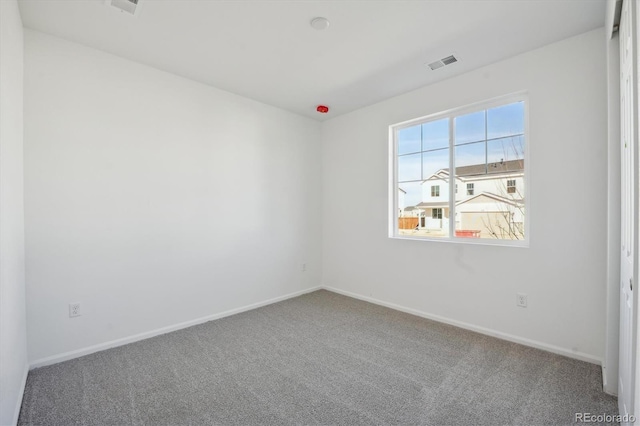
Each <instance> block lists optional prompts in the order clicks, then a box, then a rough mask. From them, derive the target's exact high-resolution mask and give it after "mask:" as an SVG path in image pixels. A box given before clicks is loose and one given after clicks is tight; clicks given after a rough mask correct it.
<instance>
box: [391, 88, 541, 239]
mask: <svg viewBox="0 0 640 426" xmlns="http://www.w3.org/2000/svg"><path fill="white" fill-rule="evenodd" d="M514 102H523V103H524V136H523V137H524V164H525V169H524V187H525V188H526V194H527V195H526V197H525V200H524V202H525V207H524V209H525V212H526V215H525V220H524V236H525V237H524V239H522V240H506V239H489V238H466V237H456V235H455V223H456V221H455V196H451V195H450V196H449V206H448V207H449V219H450V220H449V237H435V238H434V237H425V236H414V235H401V234H399V232H398V217H399V216H398V211H397V209H396V208H395V206H397V205H398V190H397V187H398V183H397V182H398V174H397V173H398V155H397V152H398V149H397V140H396V137H397V133H398V131H399V130H401V129H405V128H408V127H413V126H416V125H419V124H422V123H425V122H430V121H437V120H440V119H443V118H450V120H449V137H450V139H449V170H455V149H454V138H455V136H454V129H453V120H452V119H453V118H454V117H457V116H461V115H466V114H471V113H474V112H478V111H482V110H486V109H491V108H496V107H499V106H503V105H507V104H510V103H514ZM529 107H530V106H529V96H528V93H527V92H518V93H513V94H510V95H506V96H499V97H496V98H493V99H490V100H486V101H480V102H476V103H474V104H470V105H466V106H463V107H458V108H452V109H449V110H446V111H442V112H438V113H435V114H430V115H427V116H423V117H419V118H415V119H411V120H407V121H403V122H400V123H397V124H393V125H390V126H389V238H394V239H400V240H419V241H427V242H445V243H447V242H448V243H451V242H453V243H461V244H479V245H497V246H507V247H525V248H526V247H529V245H530V242H531V233H530V226H531V219H532V218H531V208H530V200H531V198H532V197H531V194H532V192H531V186H532V185H531V177H530V175H531V172H530V170H531V160H530V151H531V137H530V131H529ZM455 181H456V179H455V176H454V178H453V179H449V182H448V185H449V194H455V193H456V192H455V191H456V183H455ZM465 191H466V187H465ZM443 216H444V215H443Z"/></svg>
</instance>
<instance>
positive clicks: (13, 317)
mask: <svg viewBox="0 0 640 426" xmlns="http://www.w3.org/2000/svg"><path fill="white" fill-rule="evenodd" d="M22 71H23V31H22V20H21V19H20V12H19V11H18V3H17V1H16V0H10V1H0V93H2V96H0V424H1V425H8V424H14V423H16V421H17V416H18V410H19V408H20V403H21V402H22V391H23V389H24V384H25V380H26V378H27V371H28V363H27V329H26V305H25V279H24V268H25V265H24V198H23V153H22V140H23V132H22V116H23V113H22V98H23V95H22Z"/></svg>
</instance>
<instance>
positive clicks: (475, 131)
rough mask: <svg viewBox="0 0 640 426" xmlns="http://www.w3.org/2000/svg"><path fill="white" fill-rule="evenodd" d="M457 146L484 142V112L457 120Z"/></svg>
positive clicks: (460, 117) (462, 116) (463, 116)
mask: <svg viewBox="0 0 640 426" xmlns="http://www.w3.org/2000/svg"><path fill="white" fill-rule="evenodd" d="M454 123H455V135H456V140H455V143H456V145H458V144H461V143H467V142H477V141H482V140H484V138H485V136H486V135H485V128H484V110H483V111H478V112H474V113H472V114H467V115H461V116H459V117H456V118H455V121H454Z"/></svg>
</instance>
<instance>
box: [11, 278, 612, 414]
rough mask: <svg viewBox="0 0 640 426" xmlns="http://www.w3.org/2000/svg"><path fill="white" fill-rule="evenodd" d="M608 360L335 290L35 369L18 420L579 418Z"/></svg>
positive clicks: (593, 408)
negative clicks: (558, 351) (532, 344)
mask: <svg viewBox="0 0 640 426" xmlns="http://www.w3.org/2000/svg"><path fill="white" fill-rule="evenodd" d="M577 412H588V413H593V414H618V410H617V403H616V399H615V398H614V397H612V396H609V395H606V394H604V393H603V392H602V381H601V370H600V367H599V366H596V365H592V364H589V363H585V362H581V361H576V360H573V359H569V358H565V357H562V356H559V355H554V354H551V353H548V352H544V351H541V350H537V349H533V348H529V347H526V346H522V345H518V344H515V343H510V342H506V341H502V340H499V339H495V338H492V337H488V336H484V335H481V334H477V333H473V332H470V331H466V330H463V329H460V328H456V327H453V326H449V325H445V324H440V323H437V322H434V321H430V320H426V319H423V318H419V317H416V316H413V315H409V314H405V313H402V312H398V311H394V310H392V309H387V308H384V307H380V306H377V305H373V304H370V303H366V302H362V301H359V300H355V299H352V298H349V297H345V296H341V295H338V294H335V293H331V292H328V291H324V290H321V291H317V292H314V293H310V294H307V295H304V296H300V297H297V298H295V299H290V300H286V301H284V302H280V303H276V304H273V305H269V306H266V307H263V308H259V309H255V310H252V311H249V312H244V313H241V314H237V315H233V316H231V317H227V318H222V319H219V320H216V321H211V322H208V323H205V324H202V325H197V326H194V327H190V328H188V329H184V330H180V331H176V332H173V333H169V334H165V335H162V336H157V337H154V338H151V339H147V340H144V341H140V342H136V343H132V344H129V345H126V346H121V347H118V348H114V349H109V350H106V351H103V352H98V353H95V354H91V355H87V356H84V357H82V358H78V359H74V360H71V361H67V362H63V363H60V364H56V365H52V366H48V367H43V368H39V369H35V370H33V371H31V372H30V373H29V376H28V379H27V385H26V390H25V394H24V399H23V403H22V410H21V413H20V419H19V422H18V424H19V425H51V426H54V425H61V426H69V425H118V426H121V425H213V424H216V425H383V424H394V425H491V426H496V425H562V424H566V425H570V424H574V425H575V422H574V419H575V417H574V413H577Z"/></svg>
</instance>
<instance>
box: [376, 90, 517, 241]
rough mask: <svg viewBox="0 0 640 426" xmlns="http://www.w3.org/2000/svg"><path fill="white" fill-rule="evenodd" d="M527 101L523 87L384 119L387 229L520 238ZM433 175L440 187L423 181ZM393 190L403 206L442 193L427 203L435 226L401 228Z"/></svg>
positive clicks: (394, 233)
mask: <svg viewBox="0 0 640 426" xmlns="http://www.w3.org/2000/svg"><path fill="white" fill-rule="evenodd" d="M527 104H528V100H527V97H526V95H525V94H518V95H511V96H506V97H502V98H500V99H495V100H492V101H488V102H483V103H480V104H476V105H472V106H469V107H463V108H458V109H455V110H449V111H446V112H442V113H438V114H433V115H430V116H428V117H424V118H420V119H416V120H411V121H408V122H404V123H400V124H397V125H394V126H391V132H390V134H391V135H392V140H391V141H390V143H391V151H390V152H391V156H392V158H391V161H390V164H391V176H392V179H391V180H390V184H391V188H390V190H391V192H390V194H391V203H392V205H391V206H390V210H389V212H390V213H389V214H390V217H391V226H390V236H391V237H404V238H419V239H420V238H421V239H428V240H433V239H440V240H457V241H460V240H462V241H475V242H490V240H500V242H501V243H508V244H512V245H526V244H527V241H528V233H527V229H528V220H526V219H527V216H526V212H527V211H528V209H527V205H526V203H527V202H528V200H529V199H530V197H525V189H526V183H527V179H526V176H527V173H528V172H527V170H526V169H525V164H527V161H526V159H527V156H528V143H527V141H528V135H527V127H528V123H527V114H526V110H527ZM434 179H439V180H440V181H441V182H444V183H445V184H444V186H443V188H440V186H442V185H429V184H427V182H430V181H433V180H434ZM470 180H471V181H473V183H465V182H464V181H467V182H469V181H470ZM458 183H462V184H463V185H464V186H463V187H462V188H463V189H462V190H461V191H458ZM516 183H517V187H516ZM464 188H466V191H465V190H464ZM398 189H401V190H402V194H403V200H404V206H406V207H417V208H422V207H423V206H424V205H425V204H426V203H429V202H430V201H429V198H430V197H442V199H444V200H447V201H446V202H445V203H448V205H446V207H437V208H436V207H434V208H432V209H431V217H432V218H433V219H442V221H441V224H442V225H441V228H440V229H434V228H433V224H432V225H430V227H429V232H428V233H426V232H425V233H424V234H423V233H416V232H414V230H413V229H406V230H405V229H403V226H406V225H403V223H404V222H402V221H400V220H399V219H398V216H397V211H398V210H397V206H398V193H399V192H400V191H398ZM441 189H442V194H441ZM449 194H452V195H449ZM421 203H425V204H421ZM420 204H421V206H419V205H420ZM443 210H446V212H447V214H446V217H445V215H444V214H443Z"/></svg>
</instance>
